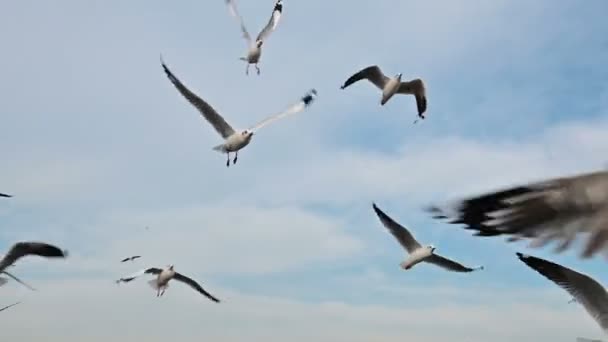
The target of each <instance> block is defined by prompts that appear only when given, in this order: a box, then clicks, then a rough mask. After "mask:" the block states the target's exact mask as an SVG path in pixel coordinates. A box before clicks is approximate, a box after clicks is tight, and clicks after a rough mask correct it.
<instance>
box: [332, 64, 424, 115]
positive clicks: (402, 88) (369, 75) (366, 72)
mask: <svg viewBox="0 0 608 342" xmlns="http://www.w3.org/2000/svg"><path fill="white" fill-rule="evenodd" d="M402 75H403V74H401V73H398V74H397V75H395V77H394V78H389V77H387V76H385V75H384V73H382V70H380V67H378V66H377V65H372V66H368V67H367V68H363V69H361V70H359V71H358V72H356V73H355V74H354V75H352V76H351V77H349V78H348V79H347V80H346V82H344V84H343V85H342V86H341V87H340V88H341V89H345V88H346V87H348V86H350V85H351V84H353V83H355V82H358V81H360V80H363V79H366V80H368V81H370V82H371V83H373V84H374V85H375V86H376V87H378V88H379V89H380V90H382V98H381V99H380V105H381V106H384V104H385V103H387V102H388V100H390V99H391V97H393V95H395V94H408V95H414V97H415V98H416V107H417V108H418V117H420V118H421V119H424V112H425V111H426V107H427V100H426V90H425V86H424V82H423V81H422V80H421V79H419V78H416V79H414V80H411V81H407V82H401V77H402ZM416 121H418V120H416ZM416 121H414V123H416Z"/></svg>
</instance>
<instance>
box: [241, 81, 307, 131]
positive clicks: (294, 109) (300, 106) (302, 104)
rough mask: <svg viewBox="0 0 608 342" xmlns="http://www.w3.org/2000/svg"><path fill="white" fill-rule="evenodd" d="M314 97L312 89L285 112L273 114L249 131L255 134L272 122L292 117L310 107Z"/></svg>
mask: <svg viewBox="0 0 608 342" xmlns="http://www.w3.org/2000/svg"><path fill="white" fill-rule="evenodd" d="M316 97H317V91H316V90H315V89H312V90H310V91H309V92H308V93H306V95H304V96H303V97H302V98H301V99H300V101H298V102H297V103H295V104H293V105H291V106H290V107H289V108H287V109H286V110H284V111H283V112H281V113H279V114H275V115H272V116H269V117H267V118H265V119H264V120H262V121H260V122H258V123H257V124H256V125H255V126H253V127H251V128H250V129H249V130H250V131H252V132H256V131H258V130H259V129H260V128H262V127H264V126H266V125H268V124H269V123H271V122H273V121H276V120H279V119H282V118H285V117H287V116H290V115H293V114H297V113H299V112H301V111H303V110H304V109H306V108H308V106H310V105H311V104H312V103H313V102H314V100H315V98H316Z"/></svg>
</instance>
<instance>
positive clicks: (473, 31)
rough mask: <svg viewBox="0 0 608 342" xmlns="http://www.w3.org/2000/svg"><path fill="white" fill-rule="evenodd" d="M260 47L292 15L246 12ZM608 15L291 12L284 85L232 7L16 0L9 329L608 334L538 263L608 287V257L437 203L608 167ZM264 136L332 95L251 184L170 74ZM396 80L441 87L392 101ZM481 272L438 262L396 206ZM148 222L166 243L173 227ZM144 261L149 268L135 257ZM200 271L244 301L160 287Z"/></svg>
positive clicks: (266, 144) (10, 87)
mask: <svg viewBox="0 0 608 342" xmlns="http://www.w3.org/2000/svg"><path fill="white" fill-rule="evenodd" d="M237 1H238V6H239V11H240V13H241V15H242V16H243V17H244V20H245V23H246V25H247V27H248V28H249V31H250V32H251V34H252V35H256V34H257V33H258V32H259V30H260V29H261V28H262V27H263V25H265V24H266V22H267V20H268V17H269V15H270V12H271V10H272V7H273V4H274V0H263V1H262V0H237ZM606 13H608V2H606V1H603V0H589V1H585V2H581V1H574V0H563V1H550V0H538V1H527V0H511V1H507V0H496V1H481V0H479V1H473V0H470V1H410V0H407V1H405V0H381V1H373V2H371V1H346V0H336V1H331V2H328V1H321V0H308V1H296V0H284V9H283V17H282V21H281V22H280V23H279V26H278V28H277V30H276V32H274V33H273V34H272V35H271V36H270V38H269V39H268V41H267V42H266V43H265V45H264V48H263V55H262V59H261V63H260V68H261V75H260V76H257V75H256V74H255V69H254V68H253V67H252V68H251V69H250V75H249V76H245V64H244V63H243V62H242V61H239V60H238V58H239V57H241V56H243V55H244V54H245V52H246V43H245V41H244V40H243V39H242V38H241V36H240V31H239V27H238V23H237V21H236V20H235V19H234V18H232V17H231V16H230V15H229V12H228V9H227V8H226V6H225V4H224V1H223V0H213V1H212V0H203V1H189V0H186V1H179V2H168V1H144V0H131V1H117V0H108V1H76V0H62V1H58V2H51V1H33V0H22V1H8V2H6V3H4V4H3V6H2V11H1V12H0V41H1V42H2V54H0V61H1V62H2V63H0V74H1V75H2V76H1V77H0V93H1V94H2V97H1V98H2V101H1V103H2V109H1V110H0V127H1V128H2V135H0V155H1V156H2V160H3V163H2V167H1V168H0V192H3V193H9V194H12V195H14V196H15V197H14V198H11V199H2V200H1V201H0V249H8V248H9V247H10V245H11V244H12V243H14V242H15V241H21V240H41V241H47V242H51V243H54V244H57V245H59V246H61V247H64V248H66V249H68V250H69V251H70V257H69V258H68V259H66V260H65V261H57V260H50V261H47V260H40V259H37V258H28V259H23V260H22V261H20V262H19V265H18V267H16V268H15V269H14V270H13V272H14V274H15V275H17V276H19V277H21V278H22V279H23V280H25V281H27V282H29V283H31V284H32V285H33V286H34V287H36V288H37V289H39V291H37V292H31V291H29V290H28V289H26V288H24V287H22V286H20V285H18V284H16V283H14V282H12V281H11V282H9V283H8V284H7V285H5V286H3V287H2V289H1V291H2V294H3V295H2V296H1V297H0V299H1V301H0V306H3V305H8V304H11V303H13V302H14V301H17V300H21V301H23V303H22V304H20V305H18V306H16V307H13V308H11V309H9V310H6V311H4V312H2V313H1V314H0V316H1V319H0V327H1V329H0V330H1V331H2V337H3V339H5V340H7V341H8V340H10V341H31V340H33V339H34V338H44V340H45V341H49V342H77V341H78V342H79V341H91V342H96V341H108V340H114V341H143V340H145V341H147V342H153V341H161V340H162V341H164V340H166V339H168V338H175V339H176V341H185V342H189V341H200V340H208V341H218V342H236V341H271V342H274V341H276V342H279V341H295V342H299V341H302V342H303V341H311V340H312V341H327V342H329V341H332V342H335V341H350V342H356V341H382V342H384V341H386V342H393V341H394V342H396V341H404V340H412V341H418V342H440V341H446V340H449V341H453V342H460V341H462V342H487V341H496V342H511V341H519V342H533V341H534V342H536V341H540V340H542V341H552V342H566V341H574V340H575V339H576V337H577V336H584V337H588V338H603V337H604V336H603V335H602V334H603V333H602V331H601V330H600V328H599V327H598V326H597V324H596V323H595V322H594V321H593V319H592V318H591V317H590V316H588V315H587V313H586V312H585V311H584V310H583V308H582V307H581V306H580V305H576V304H568V300H569V299H570V297H569V295H568V294H567V293H565V292H564V291H562V290H561V289H559V288H557V287H556V286H555V285H553V284H552V283H551V282H549V281H547V280H546V279H544V278H542V277H541V276H540V275H538V274H537V273H535V272H534V271H532V270H530V269H529V268H527V267H526V266H525V265H524V264H523V263H522V262H520V261H519V260H518V259H517V258H516V256H515V252H516V251H522V252H525V253H529V254H532V255H535V256H539V257H543V258H548V259H549V260H552V261H556V262H559V263H562V264H564V265H566V266H568V267H572V268H575V269H577V270H579V271H582V272H585V273H588V274H590V275H591V276H593V277H595V278H596V279H597V280H598V281H600V282H603V283H604V284H608V277H606V276H605V269H606V268H605V267H606V261H605V260H604V259H602V258H601V257H598V258H595V259H592V260H585V261H583V260H580V259H578V258H577V252H576V251H577V249H574V251H571V252H566V253H563V254H558V255H556V254H552V253H551V248H547V249H541V250H537V249H534V250H530V249H527V248H526V245H525V243H520V244H507V243H505V242H504V241H503V239H501V238H496V239H493V238H485V239H483V238H475V237H471V236H470V234H469V233H468V232H467V231H465V230H463V229H460V228H458V227H456V226H447V225H445V224H442V223H441V222H436V221H433V220H432V219H431V218H430V217H429V215H428V214H426V213H424V212H423V211H422V209H421V208H422V207H424V206H425V205H427V204H429V203H431V202H438V201H439V202H443V201H445V200H450V199H454V198H459V197H462V196H466V195H471V194H475V193H478V192H480V191H485V190H492V189H496V188H498V187H502V186H507V185H511V184H514V183H516V182H522V181H530V180H536V179H540V178H545V177H550V176H558V175H565V174H573V173H578V172H586V171H591V170H597V169H602V168H605V167H607V166H608V134H606V132H607V131H608V116H607V115H608V109H607V108H608V83H607V82H606V80H607V79H608V68H607V67H606V60H608V38H607V37H608V36H607V34H606V33H607V32H608V22H607V21H606V18H605V15H606ZM161 53H162V55H163V58H164V60H165V62H166V63H167V65H168V66H169V68H171V70H172V71H173V73H174V74H175V75H176V76H177V77H178V78H180V80H181V81H182V82H184V84H185V85H186V86H188V87H189V88H190V89H192V90H193V91H194V92H196V93H197V94H199V95H200V96H201V97H203V98H204V99H205V100H207V101H208V102H209V103H210V104H211V105H212V106H214V107H215V108H216V109H217V110H218V111H219V112H220V113H222V114H223V115H224V116H225V118H226V120H227V121H228V122H230V123H231V124H232V125H233V126H234V127H235V128H237V127H239V128H246V127H249V126H250V125H252V124H254V123H256V122H257V121H258V120H260V119H262V118H264V117H265V116H267V115H270V114H273V113H276V112H278V111H281V110H283V109H285V108H286V107H287V106H288V105H290V104H292V103H293V102H294V101H297V100H298V99H299V98H300V97H301V96H302V95H304V94H305V93H306V92H307V91H308V90H309V89H311V88H315V89H316V90H317V91H318V97H317V101H316V102H315V103H314V104H313V105H312V106H311V107H310V108H309V109H307V110H306V111H305V112H303V113H300V114H298V115H297V116H294V117H290V118H288V119H285V120H281V121H279V122H276V123H273V124H272V125H269V126H267V127H265V128H264V129H263V130H261V131H260V132H259V134H256V136H254V138H253V141H252V143H251V144H250V145H249V146H247V147H246V148H245V149H243V150H242V151H241V152H240V153H239V160H238V163H237V164H236V165H235V166H231V167H230V168H226V166H225V156H223V155H221V154H219V153H217V152H215V151H212V150H211V148H212V147H213V146H215V145H217V144H219V143H220V142H221V138H220V137H219V135H218V134H217V133H216V132H215V131H214V130H213V129H212V127H211V126H210V125H209V124H208V123H207V122H205V121H204V120H203V119H202V118H201V117H200V115H199V114H198V113H197V111H196V110H195V109H194V108H193V107H192V106H191V105H190V104H188V103H187V101H186V100H185V99H184V98H182V97H181V95H180V94H179V93H178V92H177V90H176V89H175V88H174V87H173V86H172V85H171V83H170V82H169V80H168V79H167V78H166V76H165V74H164V73H163V71H162V68H161V66H160V61H159V57H160V54H161ZM372 64H378V65H380V66H381V68H382V69H383V70H384V71H385V72H386V73H387V74H388V75H394V74H397V73H399V72H402V73H403V78H404V79H412V78H415V77H421V78H423V79H424V80H425V82H426V85H427V92H428V101H429V105H428V112H427V115H426V117H427V119H426V120H424V121H421V122H418V124H416V125H413V124H412V122H413V121H414V119H415V118H416V105H415V101H414V98H413V97H411V96H398V97H394V98H393V99H392V100H391V101H390V102H389V103H388V104H386V105H385V106H384V107H381V106H380V105H379V101H380V92H379V91H378V90H377V89H375V88H374V87H373V86H372V85H371V84H368V83H365V82H361V83H357V84H355V85H353V86H351V87H349V88H348V89H346V90H340V88H339V87H340V85H341V84H342V83H343V82H344V81H345V80H346V78H347V77H348V76H350V75H351V74H352V73H354V72H355V71H357V70H359V69H361V68H363V67H365V66H368V65H372ZM372 201H375V202H376V203H377V204H378V206H379V207H380V208H382V209H383V210H384V211H385V212H386V213H387V214H389V215H390V216H392V217H393V218H395V219H396V220H398V221H400V222H401V223H403V224H405V225H407V226H408V227H409V228H410V229H411V230H412V231H413V233H414V234H415V236H416V237H417V238H418V239H419V240H420V241H421V242H422V243H426V244H428V243H432V244H434V245H435V246H437V247H438V249H437V252H438V253H440V254H443V255H446V256H449V257H451V258H454V259H455V260H458V261H460V262H462V263H465V264H469V265H478V264H483V265H485V266H486V269H485V270H483V271H479V272H474V273H471V274H457V273H450V272H446V271H443V270H441V269H439V268H437V267H433V266H431V265H419V266H416V267H415V268H413V269H412V270H410V271H403V270H402V269H400V268H399V263H400V262H401V261H402V260H403V259H404V257H405V256H404V251H402V249H401V247H400V246H399V244H397V242H396V241H394V239H393V238H392V236H390V234H388V233H387V232H386V231H385V230H384V228H382V226H381V225H380V223H379V221H378V219H377V218H376V216H375V214H374V212H373V210H372V207H371V203H372ZM145 227H149V229H148V230H146V229H145ZM134 254H136V255H142V258H140V259H138V260H136V261H135V262H133V263H124V264H121V263H120V262H119V261H120V260H121V259H122V258H124V257H127V256H130V255H134ZM167 264H175V267H176V270H177V271H178V272H182V273H184V274H186V275H189V276H191V277H192V278H194V279H196V280H198V281H200V282H201V284H202V285H203V287H205V289H207V290H208V291H209V292H211V293H212V294H213V295H215V296H216V297H218V298H220V299H221V300H222V303H220V304H215V303H213V302H211V301H209V300H207V299H206V298H205V297H202V296H200V295H199V294H197V293H196V292H194V291H192V290H190V289H189V288H188V287H187V286H185V285H183V284H180V283H177V282H174V283H172V284H171V287H170V288H169V289H168V291H167V293H166V294H165V295H164V297H163V298H160V299H157V298H156V297H155V293H154V291H153V290H152V289H151V288H150V287H149V286H148V285H147V284H146V282H145V280H147V279H145V280H144V279H138V280H136V281H134V282H132V283H129V284H123V285H120V286H117V285H116V284H114V283H113V281H114V280H115V279H117V278H119V277H120V276H123V275H127V274H130V273H132V272H135V271H137V270H139V269H142V268H145V267H150V266H160V267H162V266H164V265H167Z"/></svg>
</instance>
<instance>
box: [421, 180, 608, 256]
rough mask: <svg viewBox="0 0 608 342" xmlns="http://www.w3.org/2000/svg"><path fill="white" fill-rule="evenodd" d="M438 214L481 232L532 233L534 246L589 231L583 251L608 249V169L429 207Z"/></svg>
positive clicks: (563, 243) (567, 242)
mask: <svg viewBox="0 0 608 342" xmlns="http://www.w3.org/2000/svg"><path fill="white" fill-rule="evenodd" d="M426 210H427V211H429V212H431V213H432V215H433V216H434V217H435V218H438V219H450V220H451V221H450V222H449V223H454V224H465V225H466V227H465V228H466V229H471V230H475V231H477V232H476V235H480V236H494V235H509V236H511V239H510V240H511V241H516V240H518V239H530V240H531V242H532V243H531V246H532V247H541V246H544V245H545V244H547V243H550V242H553V241H559V242H560V244H559V245H558V247H557V248H556V252H561V251H564V250H566V249H568V248H570V246H571V245H572V242H573V241H574V240H575V239H576V237H577V236H578V235H580V234H581V233H584V232H590V233H591V234H590V236H589V238H588V240H587V241H586V244H585V247H584V250H583V252H582V255H581V256H582V257H584V258H588V257H591V256H593V255H595V254H596V253H597V252H598V251H600V250H604V251H607V249H608V245H607V244H606V242H607V241H608V172H606V171H601V172H594V173H586V174H580V175H576V176H571V177H563V178H555V179H549V180H546V181H541V182H534V183H529V184H525V185H519V186H514V187H511V188H508V189H505V190H500V191H495V192H489V193H486V194H483V195H480V196H475V197H471V198H468V199H464V200H461V201H458V203H457V204H456V205H455V206H454V207H451V206H431V207H429V208H427V209H426Z"/></svg>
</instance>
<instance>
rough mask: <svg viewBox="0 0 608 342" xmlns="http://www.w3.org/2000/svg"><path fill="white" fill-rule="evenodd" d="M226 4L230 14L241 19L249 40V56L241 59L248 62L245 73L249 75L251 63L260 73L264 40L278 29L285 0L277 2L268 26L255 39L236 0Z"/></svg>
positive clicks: (240, 22) (244, 34) (228, 0)
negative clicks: (248, 29)
mask: <svg viewBox="0 0 608 342" xmlns="http://www.w3.org/2000/svg"><path fill="white" fill-rule="evenodd" d="M225 1H226V5H228V9H229V10H230V14H231V15H232V16H233V17H236V18H237V19H238V20H239V24H240V25H241V31H242V32H243V38H245V39H246V40H247V44H248V45H249V48H248V51H247V56H246V57H241V58H240V60H242V61H245V62H247V68H246V69H245V74H246V75H249V65H251V64H253V65H255V69H256V71H257V73H258V75H259V74H260V68H259V67H258V63H259V62H260V57H261V55H262V44H264V40H266V39H267V38H268V37H269V36H270V34H271V33H272V32H273V31H274V30H275V29H276V27H277V25H278V24H279V20H280V19H281V14H282V12H283V1H282V0H279V1H277V2H276V3H275V5H274V8H273V9H272V15H271V16H270V20H268V23H267V24H266V26H265V27H264V28H263V29H262V31H261V32H260V34H258V36H257V38H256V39H255V41H252V40H251V35H249V32H248V31H247V28H246V27H245V23H244V21H243V17H241V15H240V14H239V12H238V10H237V8H236V3H235V0H225Z"/></svg>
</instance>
